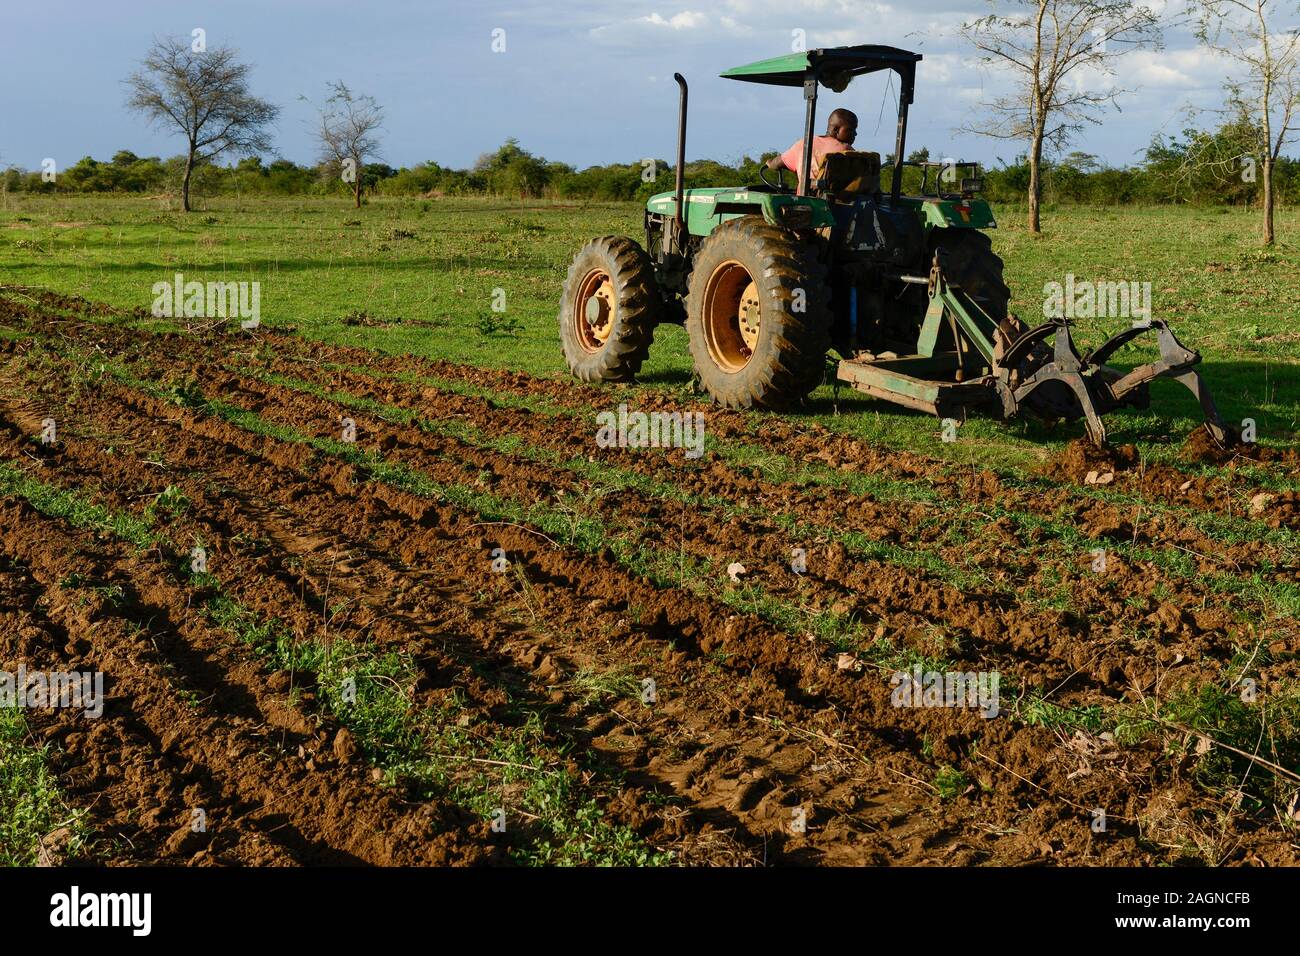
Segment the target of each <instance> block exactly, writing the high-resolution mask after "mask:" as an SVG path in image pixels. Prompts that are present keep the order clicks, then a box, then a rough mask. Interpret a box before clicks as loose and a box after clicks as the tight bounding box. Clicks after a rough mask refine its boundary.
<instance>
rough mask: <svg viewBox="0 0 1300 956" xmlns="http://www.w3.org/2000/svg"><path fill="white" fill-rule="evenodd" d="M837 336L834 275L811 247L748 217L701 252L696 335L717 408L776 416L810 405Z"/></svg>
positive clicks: (694, 292) (689, 325) (725, 228)
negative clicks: (834, 333) (762, 411)
mask: <svg viewBox="0 0 1300 956" xmlns="http://www.w3.org/2000/svg"><path fill="white" fill-rule="evenodd" d="M796 290H802V295H799V294H798V293H797V292H796ZM799 305H802V309H801V310H800V311H796V309H797V308H798V306H799ZM830 328H831V311H830V302H829V292H828V287H827V276H826V267H825V266H824V265H823V264H822V263H821V262H820V261H819V260H818V258H817V252H816V248H815V247H814V246H813V245H812V244H811V243H809V242H806V241H804V240H802V239H800V238H798V237H796V236H794V235H792V234H791V233H789V232H786V231H784V230H782V229H779V228H777V227H776V226H773V225H769V224H768V223H767V222H765V221H764V220H763V219H762V218H760V217H758V216H742V217H740V218H739V219H732V220H730V221H728V222H724V223H723V224H722V225H720V226H718V227H717V228H716V229H715V230H714V231H713V232H712V233H711V234H710V235H709V236H708V237H707V238H706V239H705V240H704V242H703V243H702V244H701V245H700V249H699V251H698V252H697V253H696V255H695V262H694V264H693V265H692V267H691V278H690V286H689V288H688V290H687V294H686V331H687V334H688V336H689V338H690V349H691V358H692V359H693V360H694V363H695V372H696V374H697V375H699V377H700V383H701V384H702V385H703V386H704V389H705V391H707V392H708V393H709V394H710V395H711V396H712V397H713V399H714V401H716V402H718V403H719V404H721V405H723V406H725V407H727V408H752V407H754V406H755V405H758V406H762V407H764V408H771V409H785V408H789V407H791V406H792V405H795V404H797V403H798V402H800V401H802V400H803V399H804V398H805V397H806V396H807V395H808V394H809V393H810V392H811V391H812V390H813V389H815V388H816V387H817V386H818V385H820V384H821V382H822V379H823V378H824V377H825V374H826V353H827V351H828V350H829V349H830V346H831V338H830Z"/></svg>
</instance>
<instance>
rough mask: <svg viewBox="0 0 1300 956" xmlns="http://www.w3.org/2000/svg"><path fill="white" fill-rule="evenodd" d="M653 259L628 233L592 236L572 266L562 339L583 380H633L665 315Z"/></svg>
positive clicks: (562, 311) (562, 305) (575, 371)
mask: <svg viewBox="0 0 1300 956" xmlns="http://www.w3.org/2000/svg"><path fill="white" fill-rule="evenodd" d="M663 310H664V306H663V299H662V297H661V296H660V294H659V287H658V285H656V284H655V273H654V264H653V263H652V262H651V261H650V257H649V256H648V255H646V253H645V250H644V249H642V248H641V247H640V246H639V245H637V243H636V242H635V241H634V240H632V239H628V238H626V237H625V236H604V237H602V238H600V239H593V240H591V242H589V243H587V244H586V245H585V246H583V247H582V249H581V250H579V252H578V254H577V255H576V256H575V257H574V259H573V264H572V265H571V266H570V267H569V277H568V279H566V280H565V283H564V293H563V295H562V297H561V299H560V343H561V344H562V345H563V347H564V358H565V361H566V362H567V363H568V366H569V371H570V372H572V373H573V374H574V376H575V377H576V378H578V379H581V380H582V381H584V382H630V381H631V380H632V379H633V378H634V377H635V375H636V373H637V372H639V371H640V370H641V364H642V363H643V362H644V361H645V360H646V357H647V356H648V355H649V354H650V343H651V341H652V340H653V339H654V327H655V326H656V325H657V324H658V323H659V322H660V321H661V320H662V318H663Z"/></svg>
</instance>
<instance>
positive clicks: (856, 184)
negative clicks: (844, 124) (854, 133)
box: [813, 149, 880, 196]
mask: <svg viewBox="0 0 1300 956" xmlns="http://www.w3.org/2000/svg"><path fill="white" fill-rule="evenodd" d="M813 187H814V189H815V190H816V191H817V192H821V193H825V194H828V195H831V196H874V195H875V194H876V193H878V192H880V154H879V153H869V152H865V151H859V150H856V149H849V150H845V151H843V152H840V153H827V154H826V155H825V156H823V157H822V172H821V176H820V177H819V178H818V179H815V180H814V181H813Z"/></svg>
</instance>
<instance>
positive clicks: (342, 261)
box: [0, 195, 1300, 467]
mask: <svg viewBox="0 0 1300 956" xmlns="http://www.w3.org/2000/svg"><path fill="white" fill-rule="evenodd" d="M166 206H167V204H166V203H165V202H162V201H151V200H147V199H136V198H124V197H114V198H107V199H106V198H97V197H86V196H68V197H41V196H18V195H12V196H10V197H8V201H7V204H6V206H5V208H3V209H0V274H2V275H3V276H4V278H5V281H6V282H10V283H15V284H20V285H36V286H44V287H48V288H51V289H57V290H59V291H62V292H67V293H74V294H77V295H82V296H85V297H87V298H90V299H94V300H97V301H104V302H108V303H110V304H112V305H114V306H119V307H122V308H126V309H136V308H138V309H145V310H148V309H149V307H150V305H151V303H152V302H153V294H152V292H151V289H152V287H153V285H154V283H155V282H159V281H167V280H169V279H170V277H171V276H173V275H174V274H175V273H176V272H180V273H183V274H184V276H185V278H186V280H192V279H196V280H199V281H209V280H215V279H220V280H225V281H258V282H260V283H261V285H262V288H261V295H262V299H261V309H262V320H263V322H264V323H266V324H267V325H269V326H271V327H273V328H276V327H280V328H283V327H292V328H294V329H296V330H297V331H298V332H299V333H300V334H302V335H305V336H307V337H309V338H314V339H320V340H322V341H325V342H330V343H340V344H348V345H360V346H364V347H366V348H374V349H380V350H384V351H388V352H393V353H409V354H412V355H417V356H421V357H426V358H440V359H446V360H448V361H451V362H457V363H462V362H463V363H471V364H475V365H482V366H488V367H499V368H510V369H518V370H522V371H525V372H528V373H530V374H533V375H559V374H564V373H565V369H564V365H563V360H562V358H561V355H560V351H559V345H558V337H557V333H556V320H555V313H556V310H557V302H558V296H559V290H560V286H561V284H562V283H563V281H564V276H565V272H566V270H567V268H568V263H569V261H570V259H571V258H572V257H573V255H574V253H575V252H576V250H577V249H578V248H579V247H580V246H581V245H582V244H583V243H584V242H585V241H586V240H587V239H589V238H592V237H594V236H600V235H610V234H625V235H632V236H634V237H635V236H638V235H639V233H640V230H641V215H640V210H639V208H638V207H637V206H635V205H632V204H619V203H566V202H547V201H543V200H529V201H519V202H511V201H508V200H499V199H449V198H443V199H428V200H400V199H394V200H378V201H373V202H371V203H370V204H368V205H367V206H365V207H364V208H362V209H361V210H354V209H352V208H351V207H349V206H347V205H346V204H344V203H342V202H340V201H337V200H329V199H320V200H309V199H254V200H243V201H240V200H236V199H227V198H222V199H214V200H211V201H210V202H209V205H208V208H206V209H204V210H201V211H198V212H195V213H194V214H192V215H190V216H183V215H180V214H178V213H175V212H172V211H169V210H168V209H167V208H166ZM997 212H998V214H999V226H1000V228H999V229H998V230H996V231H995V232H994V233H993V239H994V248H995V250H996V251H997V252H998V253H999V254H1000V255H1001V256H1002V257H1003V258H1004V259H1005V261H1006V275H1007V277H1008V281H1009V284H1010V285H1011V287H1012V293H1013V296H1014V298H1013V309H1014V310H1015V311H1016V312H1018V314H1020V315H1021V316H1022V317H1024V318H1026V319H1027V320H1028V321H1030V322H1031V324H1032V322H1033V321H1034V320H1035V319H1036V318H1037V317H1038V316H1041V314H1042V313H1041V310H1042V305H1043V291H1042V290H1043V286H1044V284H1045V283H1047V282H1052V281H1055V282H1064V281H1065V276H1066V274H1067V273H1072V274H1073V275H1074V276H1075V277H1076V279H1077V280H1079V281H1082V280H1085V279H1086V280H1092V281H1125V282H1130V281H1135V282H1149V283H1151V299H1152V311H1153V315H1154V316H1155V317H1157V318H1166V319H1168V320H1170V321H1171V322H1172V323H1173V325H1174V328H1175V331H1176V332H1177V333H1178V335H1179V336H1180V338H1181V339H1182V340H1183V341H1184V342H1185V343H1186V344H1188V345H1190V346H1191V347H1193V348H1196V349H1198V350H1199V351H1201V353H1202V354H1203V355H1204V356H1205V360H1206V361H1205V366H1204V369H1205V372H1206V375H1207V377H1208V379H1209V381H1210V383H1211V387H1212V388H1213V390H1214V393H1215V395H1216V398H1217V399H1218V400H1219V402H1220V405H1221V407H1222V409H1223V411H1224V414H1225V417H1226V418H1228V419H1229V420H1233V421H1239V420H1240V419H1242V418H1246V417H1250V418H1254V419H1255V420H1256V422H1257V423H1258V427H1259V432H1260V436H1261V439H1262V440H1263V441H1265V442H1269V441H1272V440H1278V439H1283V438H1286V437H1287V436H1288V435H1290V434H1291V433H1292V432H1294V430H1295V429H1296V427H1297V425H1298V424H1300V376H1298V375H1297V374H1296V370H1297V365H1298V363H1300V211H1297V210H1283V211H1282V212H1281V213H1280V215H1279V219H1278V229H1279V234H1280V235H1281V237H1282V238H1281V242H1280V244H1279V245H1278V246H1277V247H1275V248H1274V249H1270V250H1263V249H1261V248H1260V246H1259V243H1258V238H1257V234H1258V215H1257V214H1256V213H1255V212H1254V211H1252V210H1248V209H1230V208H1226V207H1215V208H1180V207H1169V206H1166V207H1153V208H1123V207H1110V208H1098V209H1089V208H1086V207H1077V206H1063V207H1061V208H1059V209H1053V210H1050V211H1049V212H1048V214H1047V219H1046V223H1047V225H1046V230H1047V231H1046V236H1045V237H1044V238H1042V239H1034V238H1031V237H1030V236H1029V234H1028V233H1027V232H1026V231H1025V230H1024V229H1023V228H1021V225H1022V223H1021V220H1022V218H1023V215H1022V211H1021V210H1018V209H1015V208H999V209H998V210H997ZM496 290H502V291H501V293H498V292H496ZM502 293H503V295H502ZM502 304H504V311H495V310H494V305H495V306H496V307H497V309H500V308H501V306H502ZM1117 321H1118V323H1119V324H1118V325H1117ZM140 324H141V325H143V326H147V327H154V328H156V327H159V326H160V325H165V324H166V323H159V322H154V321H148V320H142V321H141V322H140ZM1122 324H1123V320H1109V321H1107V320H1092V321H1090V320H1086V319H1083V320H1080V335H1081V339H1082V342H1083V344H1084V345H1096V344H1099V343H1100V342H1101V341H1102V340H1103V339H1104V338H1105V337H1106V336H1107V335H1109V334H1110V333H1112V332H1114V331H1117V330H1118V327H1120V326H1121V325H1122ZM1150 354H1151V353H1149V352H1145V351H1143V349H1142V347H1141V344H1140V343H1139V345H1138V346H1135V347H1132V348H1130V349H1129V350H1128V351H1127V352H1121V353H1120V355H1119V357H1118V359H1117V361H1116V364H1121V365H1122V364H1132V365H1136V364H1139V363H1140V362H1141V361H1145V360H1146V359H1147V358H1148V357H1149V355H1150ZM642 380H643V381H644V382H646V383H647V384H652V385H657V386H661V387H664V388H668V389H671V390H674V391H678V392H681V393H683V394H684V393H686V392H687V390H689V388H690V380H691V374H690V356H689V353H688V352H687V348H686V341H685V335H684V333H683V332H682V331H681V330H680V329H678V328H675V327H665V328H662V329H660V330H659V332H658V333H657V340H656V347H655V348H654V349H652V351H651V359H650V363H649V365H648V366H647V367H646V369H645V370H644V371H643V375H642ZM574 387H575V388H578V387H580V386H578V385H575V386H574ZM1153 392H1154V395H1153V397H1154V402H1153V407H1152V413H1151V414H1150V415H1141V414H1138V413H1136V412H1129V413H1121V414H1120V415H1118V416H1116V417H1113V418H1112V419H1111V422H1113V424H1111V426H1110V427H1111V429H1112V433H1113V438H1114V440H1115V441H1117V442H1136V443H1138V444H1139V445H1141V446H1142V447H1143V450H1144V451H1145V452H1147V453H1149V454H1151V455H1153V456H1154V457H1156V458H1165V457H1167V456H1168V452H1169V450H1170V443H1171V441H1174V440H1175V439H1176V438H1178V437H1179V436H1184V435H1186V434H1187V432H1188V431H1190V430H1191V428H1192V427H1194V425H1195V424H1196V415H1195V413H1196V411H1197V409H1196V407H1195V403H1194V401H1193V400H1192V399H1191V398H1190V396H1188V395H1187V394H1186V393H1185V392H1184V391H1183V390H1182V388H1181V386H1178V385H1176V384H1172V383H1159V384H1157V385H1156V386H1155V387H1154V389H1153ZM810 414H811V416H812V417H813V419H814V420H816V421H819V422H821V423H823V424H827V425H830V426H831V427H833V428H835V429H836V430H837V431H842V432H843V433H845V434H849V435H854V436H858V437H862V438H866V439H869V440H871V441H876V442H881V443H884V444H887V445H890V446H893V447H903V448H914V449H924V450H926V451H927V452H928V453H933V454H936V455H941V456H945V457H954V456H955V457H959V458H975V459H979V460H981V461H985V462H988V463H991V464H999V463H1000V464H1004V465H1007V466H1011V467H1014V466H1017V465H1025V464H1032V463H1033V462H1035V461H1037V460H1041V459H1042V458H1043V457H1044V456H1046V455H1048V454H1051V453H1052V452H1054V451H1056V450H1059V447H1060V446H1061V445H1062V444H1063V443H1064V442H1065V441H1067V440H1068V439H1069V438H1071V437H1075V436H1076V435H1077V434H1079V433H1080V429H1079V427H1078V426H1077V425H1076V426H1063V428H1062V430H1060V431H1059V432H1058V431H1051V432H1049V431H1045V430H1044V429H1042V428H1041V427H1037V426H1036V425H1034V424H1033V423H1028V424H1025V425H1015V426H1012V427H1005V426H999V425H996V424H994V423H991V422H976V421H973V422H971V423H969V424H968V425H967V426H965V427H964V428H963V430H962V438H963V440H962V441H961V442H959V443H955V444H954V445H951V446H948V447H942V448H940V447H935V446H936V445H937V444H938V443H939V430H938V427H937V423H936V422H934V421H933V420H932V419H931V418H930V417H929V416H924V415H920V414H913V413H910V412H905V411H901V410H898V409H896V408H894V407H892V406H890V405H888V404H886V403H883V402H878V401H871V400H867V399H865V398H860V397H858V396H856V395H854V394H852V393H851V391H850V390H848V389H843V390H840V391H839V392H838V394H837V393H836V392H835V391H834V390H833V389H832V388H831V387H830V386H825V387H823V388H822V389H821V390H820V391H819V392H818V393H817V395H816V396H815V401H814V402H813V403H812V406H811V408H810ZM1171 422H1172V426H1171V424H1170V423H1171Z"/></svg>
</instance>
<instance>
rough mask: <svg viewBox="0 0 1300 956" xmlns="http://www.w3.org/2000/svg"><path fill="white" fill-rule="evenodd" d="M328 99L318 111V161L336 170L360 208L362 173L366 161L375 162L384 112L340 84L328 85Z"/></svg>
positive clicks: (372, 102) (373, 100) (369, 100)
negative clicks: (373, 160) (377, 135)
mask: <svg viewBox="0 0 1300 956" xmlns="http://www.w3.org/2000/svg"><path fill="white" fill-rule="evenodd" d="M329 88H330V90H331V91H332V92H331V95H330V98H329V99H328V100H326V101H325V107H324V108H323V109H322V110H321V111H320V129H319V130H318V131H317V134H316V135H317V137H318V138H319V139H320V145H321V154H320V155H321V160H322V161H323V162H325V163H328V164H329V165H331V166H334V167H336V168H337V169H338V170H339V174H340V175H341V176H342V177H343V181H344V182H346V183H350V184H351V185H352V198H353V201H354V202H355V204H356V207H357V208H358V209H360V208H361V185H362V182H361V179H362V176H361V171H362V167H363V166H364V165H365V162H366V159H367V158H378V151H379V139H378V138H377V137H376V136H375V133H376V132H377V131H378V130H379V128H380V127H381V126H382V125H383V122H384V110H383V107H381V106H380V105H379V104H378V103H376V102H375V98H374V97H373V96H365V95H362V94H354V93H353V92H352V91H351V90H349V89H348V88H347V86H346V85H344V83H343V81H342V80H339V81H338V82H337V83H331V84H330V85H329Z"/></svg>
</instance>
